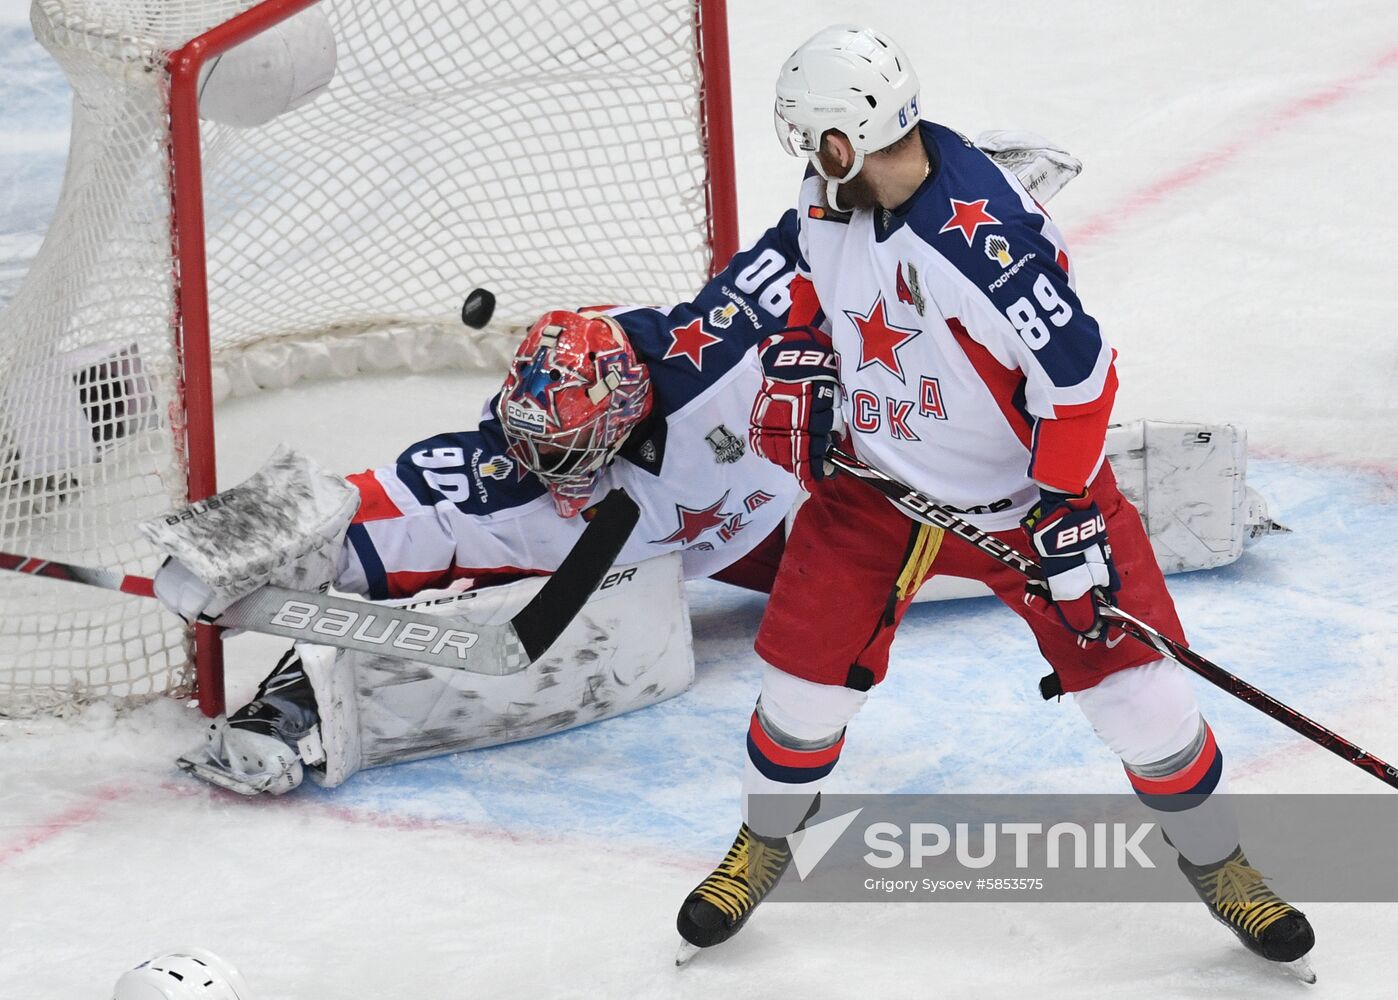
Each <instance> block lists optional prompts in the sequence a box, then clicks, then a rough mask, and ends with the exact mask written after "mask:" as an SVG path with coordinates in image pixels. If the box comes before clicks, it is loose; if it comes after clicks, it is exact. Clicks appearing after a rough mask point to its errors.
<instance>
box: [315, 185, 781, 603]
mask: <svg viewBox="0 0 1398 1000" xmlns="http://www.w3.org/2000/svg"><path fill="white" fill-rule="evenodd" d="M796 229H797V226H796V213H795V212H791V211H788V212H787V213H786V214H785V215H784V216H783V217H782V220H781V222H780V223H779V224H778V225H777V226H775V227H773V228H772V229H770V230H768V231H767V233H766V234H764V235H763V236H762V238H761V239H759V240H758V241H757V242H756V243H755V244H753V245H752V246H750V247H748V248H747V249H745V250H743V251H741V252H740V253H738V254H737V255H736V256H735V257H734V258H733V260H732V261H731V262H730V263H729V265H728V267H727V268H726V269H725V270H724V271H723V272H722V273H721V274H719V275H718V276H717V277H715V278H714V279H713V280H712V281H710V282H709V284H708V285H706V286H705V287H704V289H703V290H702V291H700V293H699V294H698V295H697V296H696V297H695V298H694V300H693V301H691V302H686V303H683V304H681V305H678V306H675V307H674V308H672V309H668V310H662V309H651V308H639V307H618V308H611V309H608V310H606V311H607V312H609V313H610V314H611V315H613V316H615V317H616V319H617V321H618V322H619V323H620V324H621V326H622V327H623V328H624V329H625V330H626V332H627V335H628V337H629V339H630V340H631V343H632V345H633V347H634V348H635V349H636V352H637V354H638V355H639V356H640V357H641V359H642V360H643V361H645V362H646V365H647V367H648V368H649V370H650V376H651V384H652V387H653V389H654V392H655V407H654V409H653V411H652V416H651V417H650V418H648V421H647V422H646V423H645V424H643V425H641V426H639V427H637V428H636V429H635V430H633V431H632V433H631V435H630V437H629V438H628V439H627V442H626V444H625V446H624V447H623V448H622V450H621V452H620V453H619V455H618V456H617V458H616V460H615V461H613V462H612V464H611V465H609V466H608V467H607V469H606V470H605V472H604V474H603V475H602V477H601V479H600V481H599V483H598V485H597V489H596V492H595V493H594V500H600V499H601V498H602V497H603V496H605V495H606V493H607V491H608V490H610V489H612V488H613V487H617V486H620V487H623V488H625V489H626V491H627V492H628V493H629V494H630V495H631V497H632V499H634V500H635V501H636V502H637V504H638V505H639V506H640V508H641V519H640V522H639V524H638V525H637V526H636V528H635V529H634V530H633V531H632V533H631V536H630V539H629V540H628V541H627V543H626V546H625V547H624V548H623V549H622V551H621V554H620V556H619V557H618V559H617V562H618V563H623V564H624V563H636V562H640V561H642V560H644V559H648V558H651V557H653V556H657V555H662V554H664V553H667V552H676V551H677V552H681V553H682V554H683V564H684V575H685V576H686V577H688V578H695V577H705V576H710V575H712V574H714V573H716V572H718V571H719V570H721V569H723V568H725V567H727V566H729V565H730V564H732V563H734V562H736V561H737V560H738V559H740V558H741V557H742V556H744V555H746V554H747V553H748V552H749V551H751V550H752V549H753V548H755V547H756V546H757V545H758V543H760V542H762V541H763V540H764V539H765V538H767V536H768V535H770V534H771V533H772V532H773V531H774V530H776V529H777V528H778V527H779V526H780V525H781V524H782V520H783V518H784V517H785V515H786V513H787V511H788V510H789V509H790V507H791V505H792V503H793V502H794V500H795V498H796V495H797V492H798V487H797V485H796V480H795V478H794V477H793V476H792V475H791V474H790V473H788V472H785V471H783V470H782V469H780V468H778V467H777V466H775V465H772V464H771V463H770V462H767V461H765V460H763V459H762V458H760V457H758V456H756V455H754V454H753V453H752V451H751V449H750V448H749V447H748V441H747V437H748V420H749V416H750V413H751V409H752V401H753V398H754V397H755V396H756V395H757V390H758V386H759V385H760V383H761V378H762V373H761V368H760V367H759V365H758V362H757V350H756V348H757V344H758V343H759V342H760V341H761V340H762V339H763V338H764V337H766V336H767V335H769V334H771V333H774V332H776V331H777V330H780V329H781V328H782V327H783V326H784V325H785V320H786V315H787V310H788V308H789V306H790V299H789V298H788V296H787V288H788V286H789V285H790V283H791V282H792V280H793V279H794V278H795V275H796V257H797V250H796ZM494 403H495V401H494V400H491V402H490V403H488V404H486V407H485V412H484V414H483V417H482V420H481V423H480V426H479V428H478V429H477V430H473V431H463V432H455V433H448V434H439V435H436V436H435V437H431V438H428V439H427V440H425V441H420V442H418V443H417V444H415V445H413V446H412V447H410V448H409V449H407V450H406V451H405V452H403V454H402V455H401V456H399V458H398V460H397V461H396V462H395V463H394V464H393V465H388V466H384V467H382V468H378V469H372V470H370V471H368V472H364V473H361V474H359V475H356V476H351V477H349V481H350V482H351V483H352V484H353V485H355V486H356V487H357V488H358V489H359V491H360V494H361V503H360V507H359V512H358V514H356V516H355V520H354V523H353V524H352V525H351V526H350V529H349V533H348V535H347V537H346V544H345V546H344V548H343V550H342V551H341V554H340V560H339V565H338V568H337V573H336V578H335V580H334V581H333V585H334V586H335V587H336V588H337V589H339V590H345V591H349V592H352V593H358V594H364V595H367V596H368V597H370V598H372V599H377V600H382V599H388V598H395V597H408V596H411V595H413V594H416V593H418V592H420V591H422V590H425V589H428V588H436V587H445V586H448V585H450V584H451V583H452V582H453V581H455V580H460V579H462V578H470V579H472V580H474V581H475V582H476V583H477V584H483V583H493V582H502V581H503V580H504V579H509V578H514V577H519V576H524V575H530V574H535V573H546V572H552V571H553V570H554V569H556V568H557V567H558V564H559V563H560V562H562V560H563V557H564V556H565V555H567V554H568V552H569V550H570V549H571V548H572V546H573V543H574V542H575V541H576V540H577V538H578V536H579V535H580V534H581V533H582V530H583V528H584V527H586V519H587V511H586V510H584V512H583V515H582V516H580V517H575V518H567V519H565V518H562V517H560V516H559V515H558V514H557V513H556V512H555V510H554V506H553V503H552V501H551V500H550V499H549V496H548V494H547V492H546V491H545V488H544V486H543V484H542V483H540V482H539V480H538V479H536V478H535V477H534V476H533V475H532V474H530V473H529V472H528V471H527V470H525V469H524V468H523V467H522V466H521V465H520V464H519V463H518V462H516V461H515V460H514V459H513V458H512V457H510V456H509V454H508V452H507V449H506V443H505V438H504V435H503V433H502V431H501V428H500V424H499V421H498V420H497V419H496V418H495V415H494Z"/></svg>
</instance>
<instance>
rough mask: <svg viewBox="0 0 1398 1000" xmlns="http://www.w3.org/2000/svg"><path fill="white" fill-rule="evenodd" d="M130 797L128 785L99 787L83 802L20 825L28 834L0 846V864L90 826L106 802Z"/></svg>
mask: <svg viewBox="0 0 1398 1000" xmlns="http://www.w3.org/2000/svg"><path fill="white" fill-rule="evenodd" d="M130 794H131V786H129V785H109V786H108V787H106V788H99V789H97V790H96V791H93V792H90V793H88V795H87V797H86V799H84V800H83V801H82V802H79V803H77V804H76V805H73V806H69V807H68V808H67V809H65V810H63V811H62V812H60V813H59V814H58V815H56V816H53V817H51V818H50V819H46V820H40V821H39V822H37V823H32V824H30V823H25V824H23V825H24V826H25V827H28V828H29V829H30V831H31V832H30V833H28V834H27V835H26V836H24V837H22V838H20V839H19V840H17V841H15V842H13V843H10V844H0V865H4V864H7V863H9V862H10V861H13V860H14V859H15V858H17V857H19V856H20V855H22V854H27V853H28V852H30V851H32V850H33V849H34V848H36V847H39V846H40V845H42V844H46V843H48V842H49V841H50V840H53V839H54V838H55V837H57V836H58V835H59V834H61V833H66V832H67V831H69V830H71V829H73V828H74V827H78V826H85V825H86V824H88V823H91V822H92V821H93V820H95V819H96V818H97V817H98V816H99V815H100V814H101V813H102V810H103V808H104V807H105V806H107V805H108V804H109V803H112V802H116V801H117V800H118V799H124V798H126V796H128V795H130Z"/></svg>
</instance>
